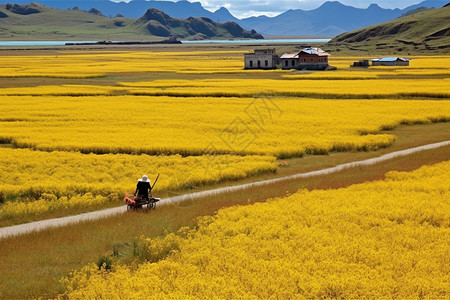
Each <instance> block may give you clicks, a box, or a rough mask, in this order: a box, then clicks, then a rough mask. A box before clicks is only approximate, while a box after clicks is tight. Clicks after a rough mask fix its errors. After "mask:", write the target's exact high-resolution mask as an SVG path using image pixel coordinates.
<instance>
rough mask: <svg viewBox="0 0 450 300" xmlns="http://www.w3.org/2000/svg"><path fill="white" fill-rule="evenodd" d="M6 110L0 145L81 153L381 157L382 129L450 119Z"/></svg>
mask: <svg viewBox="0 0 450 300" xmlns="http://www.w3.org/2000/svg"><path fill="white" fill-rule="evenodd" d="M1 103H2V110H1V111H0V129H1V131H0V140H3V141H9V142H12V143H13V144H14V145H16V146H18V147H25V148H33V149H39V150H46V151H52V150H61V151H81V152H84V153H90V152H93V153H129V154H139V153H147V154H152V155H154V154H183V155H202V154H205V153H207V152H213V153H216V154H227V153H231V154H264V155H273V156H277V157H292V156H302V155H303V154H305V153H327V152H329V151H349V150H350V151H353V150H376V149H378V148H380V147H386V146H388V145H390V144H392V143H393V142H394V141H395V136H393V135H389V134H376V133H377V132H378V131H379V130H380V129H382V128H392V127H395V126H396V125H398V124H400V123H427V122H431V121H438V120H441V121H444V120H449V119H450V104H449V102H448V101H433V100H428V101H421V100H387V99H386V100H352V101H346V100H321V99H303V98H302V99H292V98H280V99H277V98H276V99H266V98H261V99H247V98H212V97H202V98H195V97H189V98H183V97H178V98H174V97H147V96H139V97H138V96H96V97H92V96H89V97H29V96H14V97H13V96H10V97H6V98H2V100H1ZM42 107H45V110H44V111H43V110H42ZM24 129H25V130H24Z"/></svg>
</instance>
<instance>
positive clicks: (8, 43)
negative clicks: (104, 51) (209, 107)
mask: <svg viewBox="0 0 450 300" xmlns="http://www.w3.org/2000/svg"><path fill="white" fill-rule="evenodd" d="M329 40H330V39H276V40H273V39H270V40H202V41H181V42H182V43H183V44H251V45H255V44H309V43H327V42H328V41H329ZM66 43H97V41H0V46H1V47H5V46H6V47H8V46H11V47H12V46H15V47H17V46H64V45H65V44H66Z"/></svg>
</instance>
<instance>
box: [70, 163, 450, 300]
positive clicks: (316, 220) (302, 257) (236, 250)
mask: <svg viewBox="0 0 450 300" xmlns="http://www.w3.org/2000/svg"><path fill="white" fill-rule="evenodd" d="M449 182H450V162H448V161H447V162H443V163H440V164H436V165H433V166H424V167H422V168H420V169H418V170H416V171H413V172H410V173H407V172H389V173H388V174H386V179H385V180H382V181H376V182H371V183H364V184H358V185H353V186H350V187H348V188H343V189H338V190H315V191H299V192H298V193H296V194H294V195H291V196H289V197H285V198H279V199H273V200H270V201H268V202H266V203H258V204H254V205H250V206H241V207H231V208H227V209H222V210H220V211H219V212H218V213H217V214H216V215H215V216H210V217H205V218H203V219H201V220H200V221H199V222H198V225H197V227H196V228H194V229H190V228H182V229H180V230H179V231H178V233H176V234H169V235H167V236H165V237H163V238H155V239H146V238H144V237H143V238H141V239H142V241H143V243H144V244H145V247H144V250H143V254H142V255H143V256H144V257H145V259H146V260H147V262H145V263H143V264H140V265H138V266H131V267H130V266H125V265H122V266H121V265H117V266H114V265H113V268H112V270H110V271H108V270H106V269H104V268H103V269H101V270H99V269H98V267H97V266H96V265H92V266H86V267H85V268H83V269H82V270H80V271H76V272H73V273H72V274H71V275H70V276H69V277H67V278H65V279H64V280H63V282H64V283H65V284H66V287H67V288H66V293H65V294H64V298H68V299H84V298H136V299H138V298H148V297H150V298H161V299H173V298H183V299H198V298H227V299H238V298H239V299H242V298H245V299H269V298H283V299H303V298H308V299H310V298H315V299H317V298H354V299H355V298H358V299H360V298H384V297H389V298H436V299H437V298H445V297H446V296H448V283H449V280H450V278H449V276H450V275H449V261H448V252H449V251H450V248H449V245H448V240H449V238H450V230H449V225H450V214H449V212H450V202H449V199H450V197H449V193H450V186H449V184H448V183H449Z"/></svg>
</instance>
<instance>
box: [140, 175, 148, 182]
mask: <svg viewBox="0 0 450 300" xmlns="http://www.w3.org/2000/svg"><path fill="white" fill-rule="evenodd" d="M139 181H142V182H149V181H150V180H148V177H147V175H144V176H142V178H139Z"/></svg>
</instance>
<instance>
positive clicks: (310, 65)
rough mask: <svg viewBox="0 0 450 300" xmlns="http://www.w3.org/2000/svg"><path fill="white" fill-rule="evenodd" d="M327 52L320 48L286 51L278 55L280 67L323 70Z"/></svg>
mask: <svg viewBox="0 0 450 300" xmlns="http://www.w3.org/2000/svg"><path fill="white" fill-rule="evenodd" d="M328 56H330V54H328V53H327V52H325V51H323V50H322V49H320V48H305V49H303V50H301V51H300V52H296V53H286V54H283V55H282V56H281V57H280V60H281V68H282V69H307V70H325V69H326V68H327V67H328Z"/></svg>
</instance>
